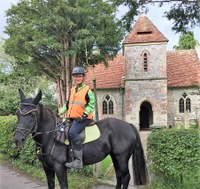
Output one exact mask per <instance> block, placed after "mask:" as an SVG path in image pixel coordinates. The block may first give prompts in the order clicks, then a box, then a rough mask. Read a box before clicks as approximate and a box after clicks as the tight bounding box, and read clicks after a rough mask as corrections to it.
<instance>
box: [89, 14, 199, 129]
mask: <svg viewBox="0 0 200 189" xmlns="http://www.w3.org/2000/svg"><path fill="white" fill-rule="evenodd" d="M167 43H168V39H167V38H166V37H165V36H164V35H163V34H162V33H161V32H160V31H159V30H158V28H157V27H156V26H155V25H154V24H153V23H152V22H151V21H150V20H149V19H148V18H147V17H146V16H145V15H141V16H140V17H139V19H138V20H137V22H136V23H135V25H134V26H133V28H132V30H131V32H130V33H129V34H128V35H127V36H126V38H125V40H124V41H123V50H122V51H123V52H122V53H121V54H118V55H117V56H116V57H115V58H114V59H113V60H112V61H110V62H109V66H108V67H105V66H104V65H103V64H99V65H97V66H95V68H94V72H93V70H92V69H89V70H88V72H87V75H86V83H87V84H89V85H91V87H93V85H92V78H93V74H95V77H96V83H97V103H98V113H99V118H100V119H103V118H106V117H117V118H119V119H123V120H125V121H127V122H130V123H132V124H134V125H135V126H136V127H137V128H138V129H139V130H149V129H150V128H152V127H173V126H177V125H183V126H184V125H186V124H187V125H189V124H195V123H197V122H198V120H199V119H200V48H196V49H192V50H178V51H177V50H176V51H175V50H172V51H167Z"/></svg>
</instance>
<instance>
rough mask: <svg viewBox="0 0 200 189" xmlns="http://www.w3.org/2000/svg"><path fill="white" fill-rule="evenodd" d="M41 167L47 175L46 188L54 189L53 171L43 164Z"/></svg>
mask: <svg viewBox="0 0 200 189" xmlns="http://www.w3.org/2000/svg"><path fill="white" fill-rule="evenodd" d="M43 169H44V172H45V174H46V177H47V183H48V189H55V171H54V170H53V169H50V168H48V167H46V166H45V165H44V164H43Z"/></svg>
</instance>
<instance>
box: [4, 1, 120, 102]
mask: <svg viewBox="0 0 200 189" xmlns="http://www.w3.org/2000/svg"><path fill="white" fill-rule="evenodd" d="M115 9H116V7H115V6H114V5H113V4H112V3H110V2H109V1H103V0H96V1H93V0H84V1H83V0H77V1H71V0H70V1H65V0H57V1H53V0H50V1H41V0H34V1H33V0H31V1H28V0H24V1H20V2H19V3H18V4H17V5H16V6H12V7H11V8H10V9H9V10H8V11H7V17H8V20H7V21H8V25H7V27H6V30H5V33H6V34H8V36H9V38H8V39H7V40H6V43H5V50H6V53H8V54H10V55H12V56H13V57H14V58H15V60H16V63H17V65H18V66H20V67H23V68H24V67H27V68H28V69H29V71H31V72H32V70H35V69H34V68H36V71H37V74H46V75H47V76H48V77H50V78H51V79H52V80H53V81H54V82H56V83H57V85H58V87H59V90H60V91H61V92H60V94H62V98H61V100H62V101H63V103H65V102H66V96H67V92H69V88H70V86H71V84H72V82H71V71H72V68H73V67H74V66H75V65H83V63H85V60H86V54H87V56H90V54H88V53H86V52H85V50H86V47H87V50H88V52H90V51H91V49H92V44H93V43H95V42H96V43H97V44H98V45H99V46H100V48H101V55H100V56H93V57H90V59H89V60H90V61H89V63H90V64H95V63H98V62H100V61H104V62H105V63H106V62H107V61H108V59H111V58H113V57H114V56H115V55H116V53H117V52H118V50H119V49H120V41H121V40H122V37H123V33H124V30H123V27H122V26H121V24H120V23H119V22H118V20H117V19H116V17H115V12H116V10H115ZM16 31H17V32H16ZM111 36H115V37H111ZM86 66H88V65H86ZM66 89H67V90H66Z"/></svg>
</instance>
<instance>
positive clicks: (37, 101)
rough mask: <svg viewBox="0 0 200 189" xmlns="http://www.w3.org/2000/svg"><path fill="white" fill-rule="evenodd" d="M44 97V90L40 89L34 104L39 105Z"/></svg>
mask: <svg viewBox="0 0 200 189" xmlns="http://www.w3.org/2000/svg"><path fill="white" fill-rule="evenodd" d="M41 99H42V91H41V90H40V91H39V92H38V94H37V95H36V97H35V98H34V100H33V104H35V105H37V104H38V103H39V102H40V100H41Z"/></svg>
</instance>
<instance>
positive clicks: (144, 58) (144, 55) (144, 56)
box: [143, 52, 148, 72]
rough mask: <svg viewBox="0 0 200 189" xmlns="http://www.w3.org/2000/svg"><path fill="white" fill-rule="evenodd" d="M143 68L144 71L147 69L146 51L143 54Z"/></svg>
mask: <svg viewBox="0 0 200 189" xmlns="http://www.w3.org/2000/svg"><path fill="white" fill-rule="evenodd" d="M143 68H144V71H145V72H147V71H148V56H147V53H146V52H145V53H144V54H143Z"/></svg>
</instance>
